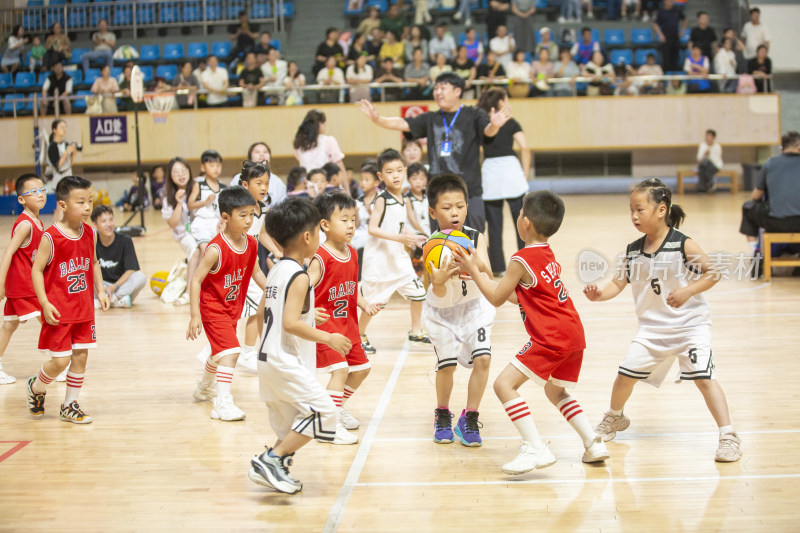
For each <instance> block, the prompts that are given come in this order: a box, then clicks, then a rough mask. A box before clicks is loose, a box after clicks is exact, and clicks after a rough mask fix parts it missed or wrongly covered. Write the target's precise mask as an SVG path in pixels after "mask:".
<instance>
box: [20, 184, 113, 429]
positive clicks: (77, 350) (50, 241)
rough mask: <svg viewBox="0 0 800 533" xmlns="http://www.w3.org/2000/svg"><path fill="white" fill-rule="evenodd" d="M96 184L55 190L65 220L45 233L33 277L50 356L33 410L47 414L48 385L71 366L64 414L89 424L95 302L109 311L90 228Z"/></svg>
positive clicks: (31, 388)
mask: <svg viewBox="0 0 800 533" xmlns="http://www.w3.org/2000/svg"><path fill="white" fill-rule="evenodd" d="M91 187H92V184H91V182H90V181H89V180H86V179H83V178H81V177H78V176H66V177H64V178H62V179H61V181H59V182H58V185H57V186H56V199H57V200H58V204H59V206H60V207H61V211H62V213H63V218H62V220H61V221H59V222H56V223H54V224H53V225H52V226H50V227H49V228H47V230H45V232H44V234H43V237H42V240H41V243H40V244H39V249H38V250H37V251H36V257H35V259H34V260H33V267H32V270H31V278H32V281H33V289H34V291H36V297H37V298H38V299H39V303H40V304H41V306H42V315H44V319H45V323H43V324H42V330H41V332H40V333H39V350H42V351H46V352H47V353H49V354H50V360H49V361H47V362H46V363H45V364H43V365H42V368H41V370H39V375H38V376H32V377H30V378H28V387H27V389H28V411H29V412H30V413H31V415H33V416H34V417H37V418H38V417H41V416H43V415H44V398H45V394H46V390H47V386H48V385H49V384H50V383H52V382H53V379H54V378H55V377H56V376H58V374H59V373H60V372H62V371H63V370H65V369H66V368H67V365H69V371H68V372H67V375H66V381H67V393H66V396H65V397H64V403H63V404H61V409H60V412H59V414H60V416H61V420H63V421H65V422H72V423H75V424H89V423H91V421H92V419H91V417H90V416H88V415H87V414H86V413H84V412H83V411H82V410H81V408H80V406H79V405H78V395H79V394H80V391H81V387H82V386H83V378H84V375H85V373H86V360H87V358H88V356H89V348H96V347H97V336H96V333H95V326H94V298H93V293H94V294H97V299H98V300H99V301H100V308H101V309H102V310H103V311H106V310H108V306H109V302H108V296H107V295H106V291H105V288H104V287H103V275H102V274H101V272H100V264H99V263H98V262H97V258H96V257H95V245H96V240H97V237H96V236H95V234H94V232H93V231H92V228H91V226H89V225H88V224H86V222H85V220H88V219H89V217H90V216H91V213H92V191H91Z"/></svg>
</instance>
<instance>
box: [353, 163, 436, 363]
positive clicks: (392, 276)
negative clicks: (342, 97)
mask: <svg viewBox="0 0 800 533" xmlns="http://www.w3.org/2000/svg"><path fill="white" fill-rule="evenodd" d="M378 168H379V169H380V170H379V172H378V177H379V178H380V179H381V181H382V182H383V184H384V185H385V187H386V188H385V189H384V190H383V191H381V192H380V193H379V194H378V196H377V197H376V198H375V202H374V203H373V205H372V214H371V215H370V219H369V237H368V238H367V244H366V246H365V247H364V267H363V268H362V269H361V294H362V296H364V299H365V300H366V301H367V302H369V303H371V304H379V305H380V304H384V303H386V302H387V301H389V298H390V297H391V296H392V294H393V293H394V292H397V293H399V294H400V295H401V296H404V297H405V298H406V299H408V300H410V301H411V331H409V332H408V340H409V341H411V342H418V343H430V339H428V336H427V335H425V333H424V332H423V331H422V301H423V300H424V299H425V287H424V286H423V285H422V283H421V282H420V280H419V278H418V277H417V274H416V272H414V266H413V265H412V264H411V257H409V255H408V253H407V252H406V247H409V248H411V249H413V248H415V247H417V246H422V245H423V244H424V242H425V239H426V237H425V236H423V235H414V234H412V233H410V232H407V231H406V206H405V198H403V194H402V192H401V191H402V187H403V181H405V179H406V166H405V163H404V162H403V157H402V156H401V155H400V153H399V152H398V151H397V150H393V149H391V148H390V149H388V150H384V151H383V152H381V154H380V155H379V156H378ZM370 318H371V317H370V316H369V315H364V314H362V315H361V318H360V319H359V322H358V329H359V333H360V334H361V342H362V344H364V350H365V351H367V353H373V352H371V350H374V348H373V347H372V345H371V344H370V342H369V339H368V338H367V326H368V325H369V321H370Z"/></svg>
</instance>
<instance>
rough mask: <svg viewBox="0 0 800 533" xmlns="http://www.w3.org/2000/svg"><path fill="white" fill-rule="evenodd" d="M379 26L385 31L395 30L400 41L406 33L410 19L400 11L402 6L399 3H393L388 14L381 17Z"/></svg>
mask: <svg viewBox="0 0 800 533" xmlns="http://www.w3.org/2000/svg"><path fill="white" fill-rule="evenodd" d="M379 28H380V29H381V30H383V32H384V33H389V32H390V31H391V32H394V34H395V36H396V37H397V40H398V41H399V40H401V39H403V38H404V37H405V35H406V31H407V29H408V19H407V18H406V16H405V15H403V14H402V13H400V7H399V6H398V5H397V4H392V5H390V6H389V10H388V11H387V12H386V16H385V17H383V18H382V19H381V24H380V26H379Z"/></svg>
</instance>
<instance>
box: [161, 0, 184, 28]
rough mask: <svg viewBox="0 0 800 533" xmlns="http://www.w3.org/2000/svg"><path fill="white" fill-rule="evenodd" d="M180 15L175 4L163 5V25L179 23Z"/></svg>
mask: <svg viewBox="0 0 800 533" xmlns="http://www.w3.org/2000/svg"><path fill="white" fill-rule="evenodd" d="M179 15H180V12H179V11H178V6H176V5H174V4H168V5H165V4H161V14H160V17H159V20H160V21H161V24H173V23H175V22H178V17H179Z"/></svg>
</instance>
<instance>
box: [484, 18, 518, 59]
mask: <svg viewBox="0 0 800 533" xmlns="http://www.w3.org/2000/svg"><path fill="white" fill-rule="evenodd" d="M516 48H517V44H516V41H515V40H514V37H513V36H511V35H509V34H508V28H507V27H506V26H505V25H500V26H498V27H497V35H495V36H494V37H492V38H491V39H490V40H489V50H491V51H493V52H494V53H495V54H497V61H498V62H499V63H500V64H501V65H503V68H505V69H508V65H510V64H511V62H512V61H513V60H514V50H516Z"/></svg>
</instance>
